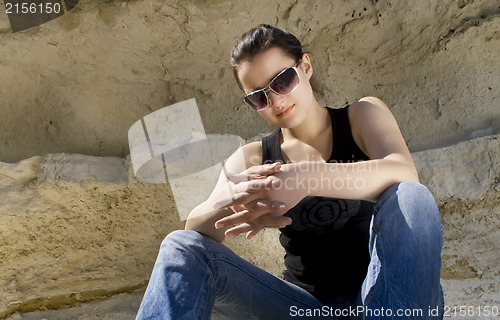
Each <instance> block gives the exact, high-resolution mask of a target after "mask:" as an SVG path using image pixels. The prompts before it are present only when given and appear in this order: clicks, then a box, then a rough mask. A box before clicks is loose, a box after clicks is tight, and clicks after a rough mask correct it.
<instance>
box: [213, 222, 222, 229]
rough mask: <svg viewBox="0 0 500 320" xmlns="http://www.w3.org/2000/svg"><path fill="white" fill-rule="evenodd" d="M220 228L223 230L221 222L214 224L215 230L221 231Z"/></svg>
mask: <svg viewBox="0 0 500 320" xmlns="http://www.w3.org/2000/svg"><path fill="white" fill-rule="evenodd" d="M222 228H224V224H223V223H222V222H216V223H215V229H222Z"/></svg>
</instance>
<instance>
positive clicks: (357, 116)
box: [349, 97, 404, 158]
mask: <svg viewBox="0 0 500 320" xmlns="http://www.w3.org/2000/svg"><path fill="white" fill-rule="evenodd" d="M349 121H350V123H351V129H352V135H353V137H354V140H355V141H356V143H357V144H358V146H359V147H360V148H361V150H363V151H364V152H365V153H366V154H368V155H369V156H370V157H371V158H379V157H382V156H383V155H385V154H386V153H387V152H389V149H391V148H389V147H388V146H387V145H389V144H390V145H391V146H395V145H398V146H399V145H401V146H399V147H398V148H401V147H402V145H403V144H404V139H403V137H402V135H401V131H400V130H399V126H398V124H397V122H396V119H395V118H394V116H393V115H392V112H391V110H390V109H389V108H388V107H387V105H386V104H385V103H384V102H383V101H382V100H380V99H379V98H376V97H364V98H362V99H359V100H358V101H356V102H355V103H353V104H351V105H350V106H349ZM389 142H390V143H389Z"/></svg>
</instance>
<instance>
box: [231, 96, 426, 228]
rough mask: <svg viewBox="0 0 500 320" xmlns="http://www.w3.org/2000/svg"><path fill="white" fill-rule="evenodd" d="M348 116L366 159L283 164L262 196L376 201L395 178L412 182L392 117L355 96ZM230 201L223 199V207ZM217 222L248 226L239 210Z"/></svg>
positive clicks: (289, 201) (292, 200)
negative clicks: (274, 184)
mask: <svg viewBox="0 0 500 320" xmlns="http://www.w3.org/2000/svg"><path fill="white" fill-rule="evenodd" d="M349 118H350V122H351V127H352V133H353V137H354V139H355V141H356V143H357V144H358V146H359V147H360V148H361V149H362V150H363V151H364V152H365V153H366V154H367V155H368V156H369V157H370V159H371V160H368V161H362V162H356V163H320V162H300V163H291V164H286V165H283V166H282V168H281V170H280V172H278V173H276V174H275V175H274V176H275V177H277V178H278V179H279V180H280V181H281V186H280V187H279V188H272V189H271V190H268V191H267V193H266V197H267V198H269V199H273V200H277V201H281V202H283V203H285V204H286V206H287V207H288V208H290V207H293V206H294V205H295V204H297V203H298V202H299V201H300V200H301V199H302V198H303V197H305V196H307V195H312V196H327V197H334V198H347V199H363V200H369V201H377V199H378V197H379V196H380V194H381V193H382V192H383V191H384V190H386V189H387V188H388V187H390V186H391V185H393V184H395V183H397V182H401V181H417V182H418V175H417V170H416V168H415V165H414V163H413V160H412V158H411V155H410V152H409V150H408V148H407V146H406V143H405V141H404V138H403V136H402V135H401V132H400V130H399V127H398V125H397V123H396V120H395V119H394V117H393V115H392V113H391V112H390V110H389V109H388V108H387V106H386V105H385V104H384V103H383V102H382V101H381V100H379V99H377V98H374V97H366V98H363V99H361V100H359V101H358V102H356V103H354V104H352V105H351V106H350V107H349ZM232 203H234V202H227V201H226V202H223V204H225V205H226V206H227V205H231V204H232ZM223 221H224V222H225V223H228V224H237V223H241V224H242V225H241V227H237V230H235V233H240V232H247V231H248V230H249V228H250V227H251V226H248V225H245V222H246V221H245V217H244V216H242V215H231V216H229V217H226V218H224V219H223ZM233 229H234V228H233Z"/></svg>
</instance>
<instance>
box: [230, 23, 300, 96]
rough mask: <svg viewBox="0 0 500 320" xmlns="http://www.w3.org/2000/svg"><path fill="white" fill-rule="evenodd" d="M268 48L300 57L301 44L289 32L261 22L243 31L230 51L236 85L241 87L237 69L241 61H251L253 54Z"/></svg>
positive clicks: (296, 57) (295, 58)
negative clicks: (278, 49)
mask: <svg viewBox="0 0 500 320" xmlns="http://www.w3.org/2000/svg"><path fill="white" fill-rule="evenodd" d="M270 48H280V49H281V50H283V52H284V53H285V54H286V55H287V56H289V57H290V58H292V59H294V60H295V61H299V59H301V58H302V55H303V52H302V45H301V44H300V41H299V40H298V39H297V38H296V37H295V36H294V35H293V34H291V33H288V32H286V31H285V30H283V29H280V28H277V27H274V26H271V25H268V24H261V25H258V26H257V27H255V28H253V29H250V30H249V31H247V32H245V33H244V34H243V35H242V36H241V37H240V38H239V39H238V41H237V43H236V45H235V46H234V48H233V50H232V51H231V66H232V67H233V73H234V77H235V78H236V82H237V83H238V86H239V87H240V88H242V87H241V83H240V80H239V78H238V73H237V69H238V67H239V66H240V65H241V64H242V63H243V62H248V61H252V59H253V58H255V56H256V55H257V54H259V53H261V52H264V51H265V50H267V49H270Z"/></svg>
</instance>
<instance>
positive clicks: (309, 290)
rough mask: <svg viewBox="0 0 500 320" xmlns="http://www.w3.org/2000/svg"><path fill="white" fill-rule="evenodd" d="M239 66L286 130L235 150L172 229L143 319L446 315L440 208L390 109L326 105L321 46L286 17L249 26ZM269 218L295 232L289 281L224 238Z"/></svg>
mask: <svg viewBox="0 0 500 320" xmlns="http://www.w3.org/2000/svg"><path fill="white" fill-rule="evenodd" d="M231 62H232V66H233V69H234V74H235V78H236V81H237V83H238V85H239V86H240V88H241V89H243V91H244V92H245V94H246V95H245V101H246V102H247V103H248V104H249V105H250V106H251V107H252V108H254V109H255V110H256V112H259V114H260V115H261V116H262V117H264V119H265V120H267V121H268V122H269V123H271V124H273V125H274V126H276V127H278V128H279V129H278V130H277V131H275V132H274V133H273V134H271V135H270V136H268V137H265V138H264V139H263V140H262V141H259V142H253V143H249V144H247V145H245V146H243V147H241V148H240V150H238V151H237V152H235V153H234V154H233V155H232V156H231V157H230V158H229V159H228V160H227V162H226V164H225V167H224V170H223V172H222V173H221V176H220V178H219V181H218V183H217V185H216V187H215V189H214V191H213V192H212V194H211V195H210V197H209V198H208V199H207V200H206V201H205V202H203V203H202V204H200V205H199V206H198V207H196V208H195V209H194V210H193V211H192V212H191V214H190V215H189V217H188V219H187V221H186V228H185V229H186V230H184V231H175V232H173V233H171V234H170V235H168V236H167V237H166V238H165V240H164V242H163V243H162V247H161V250H160V253H159V256H158V260H157V262H156V265H155V267H154V270H153V273H152V275H151V280H150V283H149V285H148V288H147V290H146V293H145V296H144V299H143V301H142V304H141V308H140V310H139V314H138V319H144V318H148V319H157V318H162V319H175V320H178V319H209V318H210V315H211V312H212V309H213V308H214V306H215V309H216V310H217V311H218V313H220V314H221V315H223V316H226V317H228V318H229V319H290V318H296V317H304V318H309V319H313V318H314V319H316V318H318V319H361V318H366V319H372V318H373V319H375V318H377V319H379V318H387V319H391V318H400V319H403V318H404V319H413V318H415V319H435V318H438V317H439V316H438V307H442V290H441V286H440V283H439V274H440V265H441V260H440V252H441V245H442V238H441V224H440V219H439V212H438V210H437V207H436V204H435V202H434V200H433V198H432V195H431V194H430V193H429V191H428V190H427V189H426V188H425V187H424V186H422V185H420V184H419V183H418V176H417V171H416V169H415V166H414V164H413V161H412V158H411V155H410V152H409V151H408V149H407V147H406V144H405V141H404V139H403V137H402V135H401V132H400V130H399V127H398V125H397V123H396V121H395V119H394V117H393V116H392V114H391V112H390V111H389V109H388V108H387V106H386V105H385V104H384V103H383V102H382V101H380V100H379V99H377V98H373V97H366V98H363V99H360V100H359V101H357V102H355V103H353V104H351V105H350V106H348V107H344V108H341V109H330V108H325V107H323V106H321V105H320V104H319V103H318V101H317V100H316V99H315V97H314V95H313V92H312V88H311V85H310V82H309V80H310V79H311V76H312V75H313V66H312V63H311V60H310V57H309V55H308V54H307V53H303V52H302V47H301V44H300V42H299V41H298V40H297V38H295V37H294V36H293V35H291V34H289V33H287V32H286V31H284V30H281V29H279V28H276V27H273V26H269V25H260V26H258V27H256V28H254V29H252V30H250V31H248V32H246V33H245V34H243V35H242V37H241V38H240V39H239V41H238V43H237V45H236V46H235V47H234V49H233V51H232V56H231ZM263 228H279V229H280V231H281V235H280V242H281V244H282V245H283V247H284V248H285V250H286V256H285V266H286V268H287V270H286V271H285V273H284V277H285V279H284V280H283V279H279V278H277V277H275V276H273V275H270V274H269V273H267V272H265V271H263V270H261V269H259V268H257V267H255V266H253V265H251V264H250V263H248V262H247V261H245V260H243V259H242V258H240V257H238V256H236V255H235V254H234V253H233V252H231V251H230V250H229V249H228V248H226V247H225V246H224V245H222V244H221V243H220V242H222V241H223V240H224V238H225V237H226V236H231V235H236V234H240V233H246V235H247V238H250V237H252V236H254V235H255V234H257V233H258V232H259V231H260V230H262V229H263ZM439 313H440V314H441V312H439Z"/></svg>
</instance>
